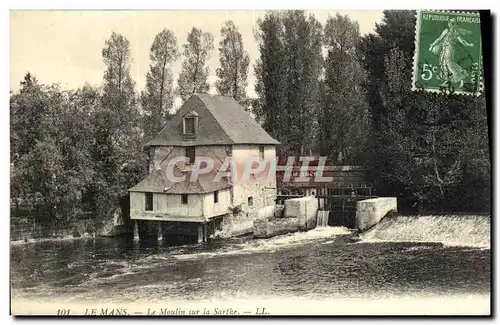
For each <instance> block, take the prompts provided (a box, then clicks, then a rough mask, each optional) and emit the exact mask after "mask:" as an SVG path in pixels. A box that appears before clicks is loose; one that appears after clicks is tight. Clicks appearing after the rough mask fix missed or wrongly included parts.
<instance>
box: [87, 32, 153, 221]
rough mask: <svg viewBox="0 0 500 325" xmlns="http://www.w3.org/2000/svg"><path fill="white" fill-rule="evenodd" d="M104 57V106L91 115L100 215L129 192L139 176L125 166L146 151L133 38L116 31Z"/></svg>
mask: <svg viewBox="0 0 500 325" xmlns="http://www.w3.org/2000/svg"><path fill="white" fill-rule="evenodd" d="M102 56H103V61H104V63H105V64H106V66H107V68H106V71H105V73H104V77H103V93H102V96H101V99H102V100H101V105H99V106H98V107H97V108H96V110H95V111H94V112H93V114H92V115H91V119H92V121H91V123H92V124H93V125H94V126H95V132H94V141H93V147H92V159H93V160H94V162H95V164H96V177H95V179H94V183H93V187H92V188H91V190H90V191H89V193H91V194H92V196H93V197H92V198H90V200H91V201H93V202H96V208H95V209H96V211H97V214H98V215H105V214H109V213H110V212H111V211H112V210H113V209H115V208H116V206H117V205H118V202H119V199H120V197H121V196H123V195H127V188H128V187H127V186H128V185H130V184H129V183H128V182H130V181H132V179H134V178H135V177H132V176H131V175H129V174H128V173H127V171H126V170H125V168H126V167H127V166H129V165H131V164H132V165H135V162H136V161H137V160H142V154H143V153H142V152H141V151H140V150H138V147H140V143H141V142H142V132H143V131H142V130H141V128H140V127H139V125H140V116H139V110H138V109H137V107H136V98H135V92H134V82H133V81H132V78H131V76H130V64H131V61H132V58H131V53H130V43H129V41H128V40H127V39H126V38H125V37H124V36H123V35H120V34H116V33H115V32H113V33H112V34H111V37H110V38H109V39H108V40H106V42H105V47H104V49H103V50H102ZM144 170H145V167H144ZM137 172H138V173H140V174H144V172H142V173H141V172H139V171H137ZM121 180H127V182H125V183H124V182H122V181H121ZM110 202H112V203H111V204H110Z"/></svg>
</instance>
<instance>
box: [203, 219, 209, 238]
mask: <svg viewBox="0 0 500 325" xmlns="http://www.w3.org/2000/svg"><path fill="white" fill-rule="evenodd" d="M207 241H208V224H207V222H206V221H205V223H204V224H203V242H207Z"/></svg>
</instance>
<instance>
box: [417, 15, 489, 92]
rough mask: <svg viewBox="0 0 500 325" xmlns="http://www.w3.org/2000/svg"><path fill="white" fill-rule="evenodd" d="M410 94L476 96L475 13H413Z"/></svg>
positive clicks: (479, 55)
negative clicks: (413, 34)
mask: <svg viewBox="0 0 500 325" xmlns="http://www.w3.org/2000/svg"><path fill="white" fill-rule="evenodd" d="M413 60H414V61H413V80H412V89H413V90H423V91H430V92H443V93H458V94H467V95H478V94H479V93H480V92H481V91H482V52H481V23H480V18H479V14H478V13H467V12H446V11H432V10H429V11H426V10H419V11H417V25H416V31H415V53H414V58H413Z"/></svg>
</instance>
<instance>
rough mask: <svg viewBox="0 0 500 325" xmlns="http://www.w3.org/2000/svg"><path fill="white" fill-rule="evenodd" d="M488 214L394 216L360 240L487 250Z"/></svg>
mask: <svg viewBox="0 0 500 325" xmlns="http://www.w3.org/2000/svg"><path fill="white" fill-rule="evenodd" d="M490 227H491V217H490V216H489V215H418V216H404V215H394V216H388V217H385V218H384V219H382V221H381V222H380V223H379V224H377V225H376V226H375V227H373V228H372V229H370V230H368V231H367V232H365V233H363V234H361V236H360V238H361V239H362V240H363V241H367V242H370V241H390V242H441V243H446V244H451V245H461V246H477V247H490Z"/></svg>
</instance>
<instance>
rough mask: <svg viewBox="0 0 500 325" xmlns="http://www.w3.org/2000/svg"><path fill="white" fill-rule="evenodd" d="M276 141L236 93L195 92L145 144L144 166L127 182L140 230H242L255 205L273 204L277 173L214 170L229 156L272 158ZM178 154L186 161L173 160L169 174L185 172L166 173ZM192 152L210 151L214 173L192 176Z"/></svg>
mask: <svg viewBox="0 0 500 325" xmlns="http://www.w3.org/2000/svg"><path fill="white" fill-rule="evenodd" d="M277 144H279V142H278V141H276V140H275V139H273V138H272V137H271V136H270V135H269V134H267V133H266V131H264V129H262V127H261V126H260V125H259V124H258V123H257V122H256V121H255V120H254V119H253V118H252V117H251V116H250V115H249V114H248V113H247V112H245V110H244V108H243V107H241V106H240V105H239V104H238V103H237V102H236V101H235V100H234V99H232V98H229V97H223V96H213V95H206V94H196V95H193V96H192V97H191V98H190V99H189V100H188V101H187V102H186V103H185V104H184V105H183V106H182V107H181V108H180V109H179V111H178V112H177V113H176V114H175V115H174V116H173V117H172V119H171V120H170V121H168V123H167V125H166V126H165V127H164V128H163V129H162V130H161V131H160V132H159V133H158V134H157V135H156V136H155V137H154V138H153V139H152V140H151V141H149V142H148V143H146V145H145V147H146V150H148V153H149V158H150V163H149V174H148V176H146V178H144V179H143V180H142V181H141V182H139V183H138V184H137V185H135V186H134V187H132V188H131V189H129V192H130V217H131V219H132V220H136V224H137V228H138V231H139V236H140V237H155V236H162V237H163V239H164V240H165V239H168V238H169V237H170V238H172V237H176V236H184V237H185V236H190V237H195V238H197V239H198V241H205V240H206V239H207V238H208V237H209V236H211V235H214V234H215V233H216V232H222V233H224V232H226V233H227V232H231V233H232V234H234V233H236V232H238V230H239V232H245V230H248V228H251V227H252V224H253V221H252V220H251V218H252V217H251V213H252V212H254V211H257V210H258V209H261V208H263V207H265V206H268V205H273V204H274V202H275V200H276V180H275V178H272V177H271V178H269V177H267V178H265V179H258V180H254V181H252V179H249V180H248V181H240V180H239V179H234V180H233V179H231V178H229V177H223V178H221V179H219V180H216V181H214V177H215V173H216V171H217V169H218V168H219V167H220V166H221V165H222V164H223V162H224V161H225V160H226V158H227V157H231V159H233V161H234V162H235V165H236V166H237V167H240V168H241V167H242V166H244V164H245V163H246V161H247V160H248V157H256V158H257V159H263V160H265V161H268V162H271V161H274V160H275V159H276V145H277ZM180 156H184V157H188V159H189V161H188V162H187V161H186V162H179V163H176V164H175V168H174V174H175V175H176V176H179V177H181V176H182V175H183V174H184V176H186V177H185V180H184V181H172V180H169V179H168V177H165V168H166V166H168V164H169V162H172V159H175V158H176V157H180ZM195 157H207V158H210V159H212V160H213V161H214V166H213V173H204V174H201V175H199V176H198V177H197V178H196V181H194V182H193V181H191V178H190V173H191V172H192V168H193V163H194V160H195Z"/></svg>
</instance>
